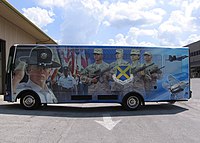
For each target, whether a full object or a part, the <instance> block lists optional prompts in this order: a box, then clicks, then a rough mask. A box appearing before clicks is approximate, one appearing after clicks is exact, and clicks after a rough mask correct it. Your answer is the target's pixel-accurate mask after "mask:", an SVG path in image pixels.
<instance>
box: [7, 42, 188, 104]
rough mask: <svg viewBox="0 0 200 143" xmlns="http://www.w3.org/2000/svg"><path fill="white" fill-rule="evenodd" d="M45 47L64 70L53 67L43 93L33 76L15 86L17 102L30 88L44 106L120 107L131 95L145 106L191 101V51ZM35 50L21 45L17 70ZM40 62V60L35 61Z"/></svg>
mask: <svg viewBox="0 0 200 143" xmlns="http://www.w3.org/2000/svg"><path fill="white" fill-rule="evenodd" d="M46 47H48V48H49V49H51V52H52V57H51V59H52V61H54V62H56V63H59V64H60V65H61V66H60V67H52V68H51V72H50V74H49V75H48V78H47V80H46V81H45V83H46V85H47V87H48V88H45V90H44V91H42V92H40V90H38V89H40V88H41V87H40V88H39V87H38V85H36V84H35V83H34V82H32V81H30V76H31V74H28V75H27V74H25V75H24V78H23V79H22V80H21V81H20V83H19V85H18V86H17V87H16V94H15V95H14V96H13V97H12V98H13V99H14V98H15V97H17V95H18V93H19V92H21V91H22V90H26V89H31V90H34V91H35V92H36V93H38V92H40V94H39V97H40V99H41V101H42V103H57V102H58V103H67V102H73V103H74V102H95V103H96V102H116V103H121V102H122V100H123V97H124V96H125V95H126V94H129V93H139V94H140V95H141V96H142V97H143V98H144V101H171V100H173V101H176V100H188V98H189V58H188V56H189V50H188V49H187V48H174V49H173V48H154V47H117V46H116V47H112V46H50V45H49V46H46ZM33 48H37V46H32V47H21V48H20V46H19V48H18V49H17V52H16V58H15V62H14V63H15V67H19V66H18V65H19V64H20V62H21V61H22V60H23V57H29V58H30V56H31V50H32V49H33ZM119 54H121V55H122V56H119ZM45 55H47V57H48V53H45V52H42V53H39V54H37V56H38V57H33V58H32V59H31V60H32V61H31V62H32V65H33V63H36V65H37V66H38V65H39V64H41V63H37V62H38V61H40V60H42V59H43V58H45ZM135 55H137V56H138V60H137V62H136V61H134V56H135ZM37 58H41V59H40V60H37V62H35V61H33V60H36V59H37ZM98 58H100V61H101V62H100V64H99V63H98V60H99V59H98ZM148 60H150V62H148ZM25 62H26V61H25ZM29 63H30V59H29ZM29 63H27V66H28V67H29ZM135 63H137V64H135ZM42 64H44V63H42ZM34 67H36V66H34ZM25 70H27V68H26V69H25ZM40 70H41V67H40ZM25 73H30V71H28V72H27V71H26V72H25ZM13 76H15V75H14V74H13ZM10 79H13V77H10ZM32 85H34V88H33V87H31V86H32ZM36 87H37V88H36ZM9 91H11V90H9ZM55 98H56V99H55Z"/></svg>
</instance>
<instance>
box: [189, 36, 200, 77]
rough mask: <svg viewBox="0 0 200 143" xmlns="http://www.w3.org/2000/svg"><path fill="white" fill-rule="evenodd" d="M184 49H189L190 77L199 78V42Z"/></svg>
mask: <svg viewBox="0 0 200 143" xmlns="http://www.w3.org/2000/svg"><path fill="white" fill-rule="evenodd" d="M186 47H189V48H190V70H191V77H200V40H199V41H197V42H194V43H191V44H189V45H187V46H186Z"/></svg>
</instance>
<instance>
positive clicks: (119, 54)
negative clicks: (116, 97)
mask: <svg viewBox="0 0 200 143" xmlns="http://www.w3.org/2000/svg"><path fill="white" fill-rule="evenodd" d="M123 54H124V51H123V49H116V53H115V56H116V61H115V62H112V63H110V67H111V71H110V74H111V75H113V74H116V72H117V67H118V66H128V65H129V63H128V62H127V61H125V60H124V59H123ZM123 88H124V86H123V85H122V84H120V83H117V82H115V81H111V92H112V93H113V94H119V92H122V91H123Z"/></svg>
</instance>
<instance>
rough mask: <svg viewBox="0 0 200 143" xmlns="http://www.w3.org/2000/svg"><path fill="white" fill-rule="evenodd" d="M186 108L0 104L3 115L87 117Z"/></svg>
mask: <svg viewBox="0 0 200 143" xmlns="http://www.w3.org/2000/svg"><path fill="white" fill-rule="evenodd" d="M187 110H188V109H186V108H183V107H180V106H178V105H170V104H153V105H152V104H151V105H146V106H144V107H141V108H140V109H139V110H136V111H126V110H124V109H123V108H122V107H121V105H118V104H116V106H98V107H74V106H68V105H67V106H60V105H50V106H47V107H41V108H40V109H38V110H24V109H22V108H21V106H20V105H19V104H3V105H0V114H5V115H30V116H50V117H70V118H88V117H102V115H107V114H109V115H111V116H116V117H120V116H148V115H172V114H178V113H181V112H184V111H187Z"/></svg>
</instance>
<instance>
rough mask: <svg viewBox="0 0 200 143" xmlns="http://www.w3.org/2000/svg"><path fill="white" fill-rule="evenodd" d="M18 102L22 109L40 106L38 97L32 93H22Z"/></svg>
mask: <svg viewBox="0 0 200 143" xmlns="http://www.w3.org/2000/svg"><path fill="white" fill-rule="evenodd" d="M20 104H21V105H22V107H23V108H24V109H28V110H32V109H37V108H38V107H39V106H40V99H39V97H38V96H37V95H35V94H33V93H24V94H23V96H22V97H21V99H20Z"/></svg>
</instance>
